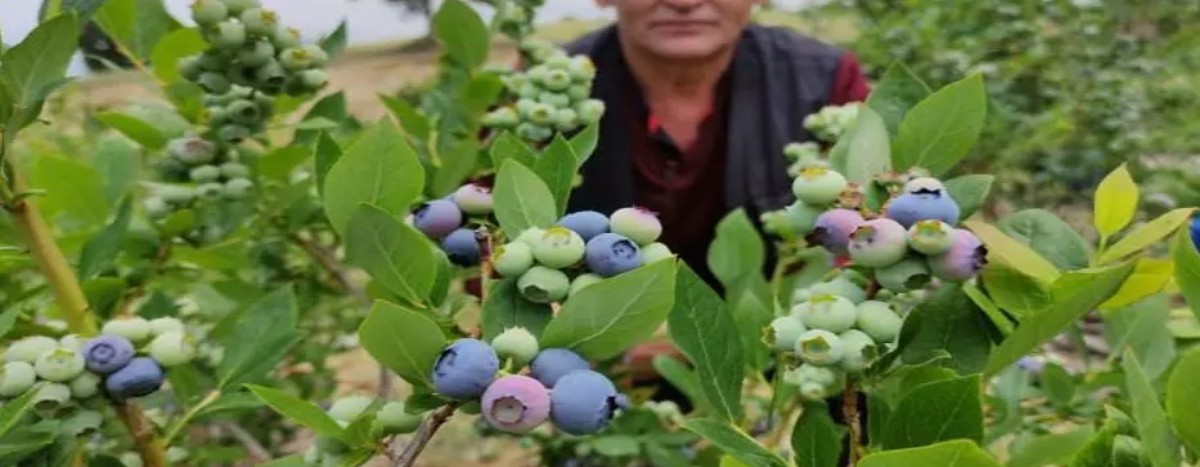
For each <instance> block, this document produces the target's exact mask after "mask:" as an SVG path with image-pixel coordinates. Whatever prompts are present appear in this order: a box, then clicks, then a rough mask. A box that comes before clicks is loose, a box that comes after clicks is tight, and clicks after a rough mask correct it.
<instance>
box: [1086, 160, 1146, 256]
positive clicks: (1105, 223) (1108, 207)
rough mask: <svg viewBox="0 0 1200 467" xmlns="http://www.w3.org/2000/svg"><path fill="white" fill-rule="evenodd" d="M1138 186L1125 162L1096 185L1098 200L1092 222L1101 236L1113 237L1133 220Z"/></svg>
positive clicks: (1135, 212) (1135, 211)
mask: <svg viewBox="0 0 1200 467" xmlns="http://www.w3.org/2000/svg"><path fill="white" fill-rule="evenodd" d="M1137 205H1138V186H1137V183H1134V181H1133V176H1132V175H1130V174H1129V169H1128V168H1126V167H1125V164H1121V166H1120V167H1117V169H1116V170H1113V171H1112V173H1109V174H1108V176H1106V177H1104V180H1101V181H1100V186H1098V187H1096V201H1095V208H1094V213H1093V215H1092V224H1093V225H1095V226H1096V231H1097V232H1100V236H1101V238H1107V237H1111V236H1112V235H1113V234H1115V233H1117V232H1120V231H1121V229H1124V228H1125V226H1127V225H1129V223H1130V222H1131V221H1133V215H1134V214H1137Z"/></svg>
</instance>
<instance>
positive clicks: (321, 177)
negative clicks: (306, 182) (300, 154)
mask: <svg viewBox="0 0 1200 467" xmlns="http://www.w3.org/2000/svg"><path fill="white" fill-rule="evenodd" d="M341 158H342V147H341V146H338V143H337V141H334V140H333V137H332V136H329V133H326V132H321V136H319V137H317V146H316V148H315V149H313V170H314V172H316V174H315V176H316V177H317V194H319V195H321V197H324V196H325V178H326V177H327V176H328V175H329V169H331V168H333V165H334V164H336V163H337V161H338V160H339V159H341Z"/></svg>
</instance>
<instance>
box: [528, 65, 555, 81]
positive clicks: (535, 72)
mask: <svg viewBox="0 0 1200 467" xmlns="http://www.w3.org/2000/svg"><path fill="white" fill-rule="evenodd" d="M549 74H550V67H548V66H546V65H545V64H541V65H534V66H533V67H531V68H529V70H528V71H526V72H525V76H527V77H528V78H529V82H531V83H533V84H536V85H538V86H545V85H546V83H545V81H546V79H547V76H549Z"/></svg>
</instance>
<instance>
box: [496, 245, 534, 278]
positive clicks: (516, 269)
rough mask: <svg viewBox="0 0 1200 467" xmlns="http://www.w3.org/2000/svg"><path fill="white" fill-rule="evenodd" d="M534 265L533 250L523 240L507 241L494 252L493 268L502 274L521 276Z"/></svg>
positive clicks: (505, 275)
mask: <svg viewBox="0 0 1200 467" xmlns="http://www.w3.org/2000/svg"><path fill="white" fill-rule="evenodd" d="M532 266H533V252H532V250H531V249H530V248H529V245H527V244H525V243H523V242H519V241H514V242H510V243H506V244H504V245H502V246H500V247H499V248H496V250H495V251H493V252H492V268H493V269H495V270H496V272H497V273H499V274H500V275H501V276H504V277H520V275H521V274H524V273H525V271H528V270H529V268H530V267H532Z"/></svg>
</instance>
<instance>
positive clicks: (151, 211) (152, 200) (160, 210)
mask: <svg viewBox="0 0 1200 467" xmlns="http://www.w3.org/2000/svg"><path fill="white" fill-rule="evenodd" d="M142 208H143V209H145V210H146V216H147V217H149V218H150V219H154V220H157V219H162V218H164V217H167V216H168V215H170V214H171V205H170V204H167V201H166V200H164V199H162V197H159V196H149V197H147V198H146V199H144V200H142Z"/></svg>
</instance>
